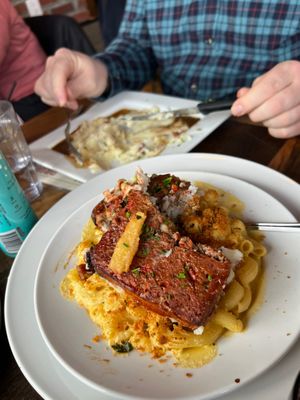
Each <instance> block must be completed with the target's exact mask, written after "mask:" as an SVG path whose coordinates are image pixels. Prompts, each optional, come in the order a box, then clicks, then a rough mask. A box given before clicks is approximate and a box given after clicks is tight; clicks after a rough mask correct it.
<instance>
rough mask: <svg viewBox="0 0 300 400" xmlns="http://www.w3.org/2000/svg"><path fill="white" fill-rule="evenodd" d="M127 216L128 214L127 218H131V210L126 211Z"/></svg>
mask: <svg viewBox="0 0 300 400" xmlns="http://www.w3.org/2000/svg"><path fill="white" fill-rule="evenodd" d="M125 216H126V218H128V219H129V218H130V216H131V212H130V211H126V213H125Z"/></svg>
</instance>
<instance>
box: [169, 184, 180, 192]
mask: <svg viewBox="0 0 300 400" xmlns="http://www.w3.org/2000/svg"><path fill="white" fill-rule="evenodd" d="M178 189H179V187H178V186H177V185H175V184H174V183H173V184H172V185H171V190H172V191H173V192H174V193H175V192H177V191H178Z"/></svg>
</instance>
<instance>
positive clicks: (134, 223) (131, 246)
mask: <svg viewBox="0 0 300 400" xmlns="http://www.w3.org/2000/svg"><path fill="white" fill-rule="evenodd" d="M145 219H146V215H145V214H144V213H142V212H139V211H138V212H137V213H136V214H132V215H131V217H130V219H129V222H128V224H127V225H126V228H125V230H124V232H123V233H122V235H121V237H120V239H119V240H118V242H117V245H116V247H115V250H114V253H113V255H112V258H111V260H110V263H109V268H110V269H111V270H112V271H113V272H115V273H117V274H121V273H122V272H127V271H128V270H129V267H130V265H131V263H132V260H133V257H134V256H135V253H136V252H137V250H138V247H139V241H140V234H141V232H142V228H143V225H144V222H145Z"/></svg>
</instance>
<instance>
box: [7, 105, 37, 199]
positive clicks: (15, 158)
mask: <svg viewBox="0 0 300 400" xmlns="http://www.w3.org/2000/svg"><path fill="white" fill-rule="evenodd" d="M0 150H1V151H2V153H3V155H4V157H5V158H6V160H7V162H8V164H9V166H10V167H11V169H12V171H13V172H14V174H15V176H16V178H17V180H18V182H19V184H20V186H21V187H22V189H23V191H24V193H25V196H26V198H27V199H28V200H29V201H30V202H32V201H33V200H35V199H36V198H37V197H39V196H40V194H41V192H42V189H43V186H42V183H41V182H40V181H39V180H38V177H37V173H36V170H35V167H34V164H33V161H32V157H31V153H30V150H29V146H28V144H27V142H26V140H25V137H24V135H23V132H22V129H21V127H20V124H19V121H18V117H17V115H16V113H15V110H14V108H13V106H12V104H11V103H10V102H9V101H6V100H0Z"/></svg>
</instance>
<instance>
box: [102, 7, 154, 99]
mask: <svg viewBox="0 0 300 400" xmlns="http://www.w3.org/2000/svg"><path fill="white" fill-rule="evenodd" d="M95 58H97V59H99V60H101V61H102V62H103V63H104V64H105V65H106V66H107V68H108V73H109V81H110V88H109V89H110V90H109V95H113V94H116V93H118V92H120V91H121V90H124V89H132V90H137V89H140V88H141V87H142V86H143V85H144V84H145V83H146V82H148V81H149V80H150V79H151V78H153V76H154V75H155V72H156V68H157V64H156V61H155V57H154V55H153V51H152V48H151V43H150V41H149V36H148V30H147V24H146V19H145V16H144V6H143V3H142V2H141V1H137V0H128V1H127V5H126V11H125V15H124V19H123V22H122V24H121V27H120V32H119V35H118V37H117V38H116V39H115V40H114V41H113V42H112V43H111V45H110V46H109V47H108V48H107V49H106V51H105V52H104V53H100V54H98V55H96V56H95Z"/></svg>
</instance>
